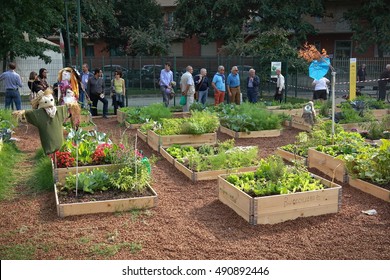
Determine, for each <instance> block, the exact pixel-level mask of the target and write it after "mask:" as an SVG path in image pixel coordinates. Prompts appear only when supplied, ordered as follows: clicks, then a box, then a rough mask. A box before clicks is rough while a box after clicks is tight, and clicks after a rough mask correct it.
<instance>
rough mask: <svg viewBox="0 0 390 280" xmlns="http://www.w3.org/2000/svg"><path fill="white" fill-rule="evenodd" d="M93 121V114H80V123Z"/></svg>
mask: <svg viewBox="0 0 390 280" xmlns="http://www.w3.org/2000/svg"><path fill="white" fill-rule="evenodd" d="M89 122H92V116H91V114H89V115H80V123H89Z"/></svg>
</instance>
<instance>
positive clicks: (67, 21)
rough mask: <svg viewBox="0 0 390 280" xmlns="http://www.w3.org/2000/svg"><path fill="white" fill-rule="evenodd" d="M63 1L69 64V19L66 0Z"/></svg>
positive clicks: (70, 55)
mask: <svg viewBox="0 0 390 280" xmlns="http://www.w3.org/2000/svg"><path fill="white" fill-rule="evenodd" d="M64 2H65V22H66V40H67V41H68V42H67V43H68V59H69V64H70V65H71V64H72V53H71V50H70V34H69V20H68V0H64Z"/></svg>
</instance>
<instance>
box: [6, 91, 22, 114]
mask: <svg viewBox="0 0 390 280" xmlns="http://www.w3.org/2000/svg"><path fill="white" fill-rule="evenodd" d="M12 101H13V102H14V103H15V107H16V110H21V109H22V101H21V99H20V93H19V90H17V89H16V90H14V89H6V90H5V109H9V108H10V107H11V104H12Z"/></svg>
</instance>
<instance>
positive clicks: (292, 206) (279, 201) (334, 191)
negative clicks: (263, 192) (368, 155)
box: [255, 186, 341, 216]
mask: <svg viewBox="0 0 390 280" xmlns="http://www.w3.org/2000/svg"><path fill="white" fill-rule="evenodd" d="M340 188H341V186H339V187H334V188H330V189H323V190H316V191H307V192H300V193H291V194H285V195H272V196H266V197H257V198H255V201H256V203H255V206H256V205H257V209H256V208H255V213H257V215H258V216H260V215H265V214H269V213H279V212H280V213H282V212H284V213H288V212H290V211H296V210H297V209H305V208H315V207H317V206H323V205H330V204H336V205H337V204H338V197H339V189H340Z"/></svg>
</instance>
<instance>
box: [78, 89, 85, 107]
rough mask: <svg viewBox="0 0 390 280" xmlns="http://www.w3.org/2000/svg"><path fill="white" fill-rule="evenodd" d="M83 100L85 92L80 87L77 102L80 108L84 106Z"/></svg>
mask: <svg viewBox="0 0 390 280" xmlns="http://www.w3.org/2000/svg"><path fill="white" fill-rule="evenodd" d="M84 100H85V92H84V91H83V90H82V89H80V90H79V103H80V106H81V108H84Z"/></svg>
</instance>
